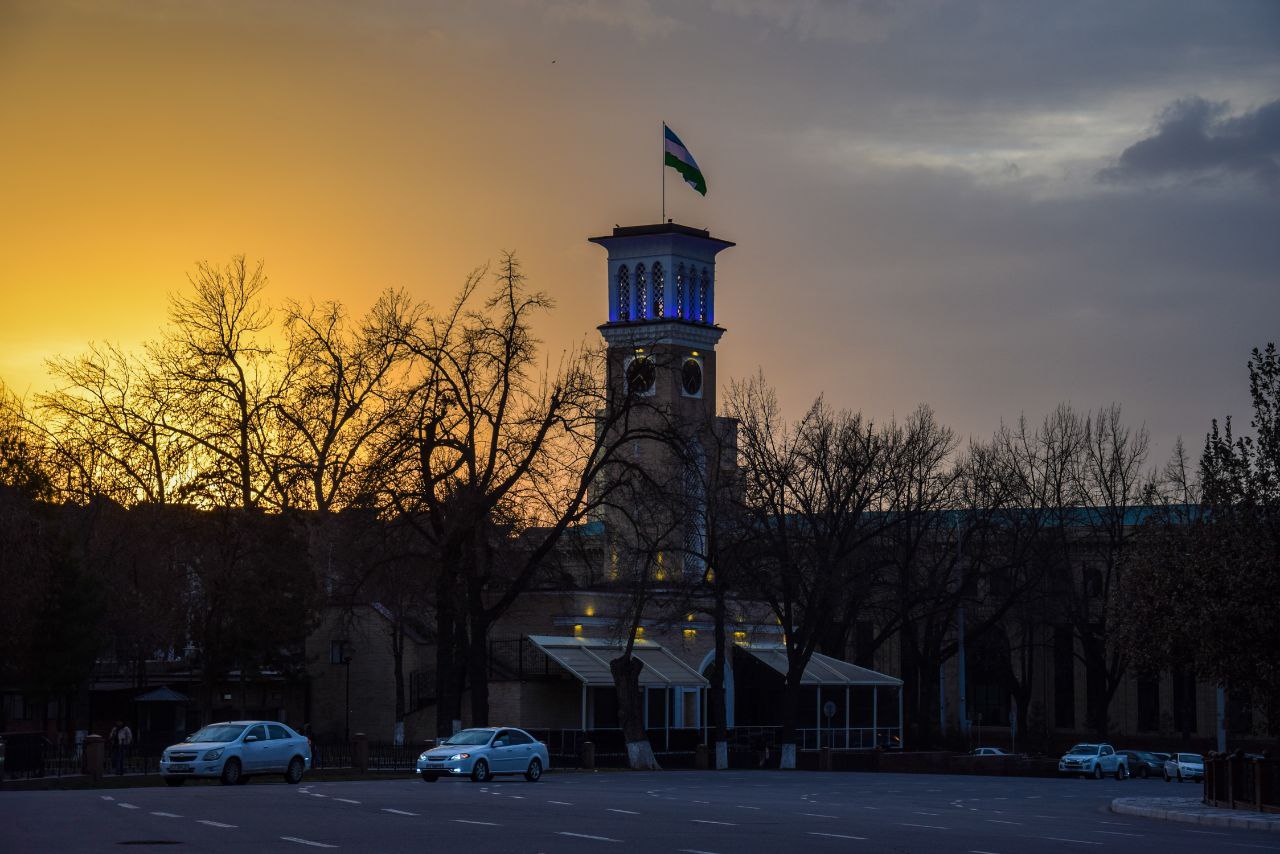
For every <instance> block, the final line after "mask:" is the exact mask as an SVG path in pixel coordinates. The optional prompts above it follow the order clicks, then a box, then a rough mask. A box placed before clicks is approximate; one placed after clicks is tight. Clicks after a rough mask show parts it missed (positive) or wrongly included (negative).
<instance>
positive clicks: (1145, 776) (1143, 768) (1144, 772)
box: [1138, 765, 1151, 780]
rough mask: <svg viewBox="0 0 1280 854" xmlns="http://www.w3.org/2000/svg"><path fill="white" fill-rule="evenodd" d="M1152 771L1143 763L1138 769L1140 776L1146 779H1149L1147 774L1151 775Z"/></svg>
mask: <svg viewBox="0 0 1280 854" xmlns="http://www.w3.org/2000/svg"><path fill="white" fill-rule="evenodd" d="M1150 773H1151V772H1150V771H1148V770H1147V766H1145V765H1143V766H1142V768H1141V769H1140V770H1139V771H1138V776H1139V777H1141V778H1142V779H1144V780H1145V779H1147V775H1149V774H1150Z"/></svg>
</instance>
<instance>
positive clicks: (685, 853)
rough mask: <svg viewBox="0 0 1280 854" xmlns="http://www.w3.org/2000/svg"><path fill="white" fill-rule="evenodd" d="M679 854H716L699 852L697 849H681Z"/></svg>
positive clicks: (713, 853)
mask: <svg viewBox="0 0 1280 854" xmlns="http://www.w3.org/2000/svg"><path fill="white" fill-rule="evenodd" d="M680 854H716V852H715V851H699V850H698V849H697V848H681V849H680Z"/></svg>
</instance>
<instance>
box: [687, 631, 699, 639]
mask: <svg viewBox="0 0 1280 854" xmlns="http://www.w3.org/2000/svg"><path fill="white" fill-rule="evenodd" d="M697 636H698V630H697V629H685V630H684V639H685V640H693V639H694V638H696V637H697Z"/></svg>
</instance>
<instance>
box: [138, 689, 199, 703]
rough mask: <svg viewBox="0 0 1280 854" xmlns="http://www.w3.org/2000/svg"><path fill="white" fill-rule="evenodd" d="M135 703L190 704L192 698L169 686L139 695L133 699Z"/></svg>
mask: <svg viewBox="0 0 1280 854" xmlns="http://www.w3.org/2000/svg"><path fill="white" fill-rule="evenodd" d="M133 701H134V702H135V703H189V702H191V698H190V697H188V696H187V695H186V694H179V693H178V692H177V691H175V690H173V689H172V688H169V687H167V686H161V687H159V688H152V689H151V690H150V691H148V692H147V693H145V694H139V695H138V696H136V697H134V698H133Z"/></svg>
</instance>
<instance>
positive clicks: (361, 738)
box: [351, 732, 369, 774]
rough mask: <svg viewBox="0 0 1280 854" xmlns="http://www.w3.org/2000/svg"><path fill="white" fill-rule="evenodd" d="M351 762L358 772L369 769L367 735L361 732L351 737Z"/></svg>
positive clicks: (362, 772)
mask: <svg viewBox="0 0 1280 854" xmlns="http://www.w3.org/2000/svg"><path fill="white" fill-rule="evenodd" d="M351 764H352V765H353V766H354V767H355V769H356V772H357V773H359V774H364V773H366V772H367V771H368V770H369V736H367V735H365V734H364V733H362V732H358V733H356V734H355V735H353V736H352V737H351Z"/></svg>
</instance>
